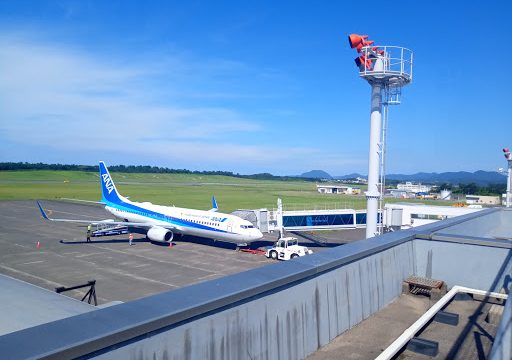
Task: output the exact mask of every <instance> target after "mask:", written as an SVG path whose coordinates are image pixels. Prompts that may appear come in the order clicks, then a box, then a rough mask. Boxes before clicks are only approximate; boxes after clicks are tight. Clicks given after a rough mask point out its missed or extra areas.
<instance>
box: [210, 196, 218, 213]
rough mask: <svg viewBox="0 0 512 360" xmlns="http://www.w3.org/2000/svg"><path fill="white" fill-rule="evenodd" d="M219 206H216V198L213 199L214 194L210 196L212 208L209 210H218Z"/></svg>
mask: <svg viewBox="0 0 512 360" xmlns="http://www.w3.org/2000/svg"><path fill="white" fill-rule="evenodd" d="M218 210H219V208H218V206H217V200H215V196H212V208H211V209H210V210H209V211H213V212H215V211H218Z"/></svg>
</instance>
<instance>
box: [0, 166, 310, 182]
mask: <svg viewBox="0 0 512 360" xmlns="http://www.w3.org/2000/svg"><path fill="white" fill-rule="evenodd" d="M3 170H12V171H16V170H64V171H87V172H99V165H74V164H72V165H67V164H43V163H28V162H2V163H0V171H3ZM108 170H109V171H110V172H123V173H144V174H146V173H149V174H194V175H223V176H232V177H237V178H243V179H254V180H282V181H288V180H304V181H312V182H314V181H316V179H308V178H296V177H293V176H276V175H272V174H269V173H259V174H252V175H241V174H239V173H233V172H231V171H197V170H187V169H169V168H166V167H158V166H149V165H109V167H108Z"/></svg>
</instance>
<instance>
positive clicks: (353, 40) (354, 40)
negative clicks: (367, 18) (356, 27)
mask: <svg viewBox="0 0 512 360" xmlns="http://www.w3.org/2000/svg"><path fill="white" fill-rule="evenodd" d="M348 43H349V44H350V47H351V48H352V49H353V48H356V49H357V51H358V52H359V51H361V48H362V47H363V46H369V45H372V44H373V41H368V35H358V34H350V35H349V36H348Z"/></svg>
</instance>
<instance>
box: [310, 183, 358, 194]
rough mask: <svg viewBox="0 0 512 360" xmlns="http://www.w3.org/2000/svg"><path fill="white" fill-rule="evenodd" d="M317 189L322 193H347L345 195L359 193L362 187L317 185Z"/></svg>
mask: <svg viewBox="0 0 512 360" xmlns="http://www.w3.org/2000/svg"><path fill="white" fill-rule="evenodd" d="M316 190H317V191H318V192H319V193H320V194H345V195H359V194H361V189H360V188H358V187H353V186H347V185H317V186H316Z"/></svg>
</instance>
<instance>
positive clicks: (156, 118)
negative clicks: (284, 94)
mask: <svg viewBox="0 0 512 360" xmlns="http://www.w3.org/2000/svg"><path fill="white" fill-rule="evenodd" d="M159 59H160V58H158V57H154V58H152V59H150V60H149V61H141V62H133V63H130V64H127V62H126V61H119V60H117V59H105V58H102V57H98V56H96V57H95V56H92V55H91V54H89V53H84V52H83V51H78V50H76V49H73V48H70V47H63V46H60V47H58V46H50V45H47V44H42V43H40V42H35V41H30V40H27V38H26V37H18V36H13V35H10V34H7V35H5V34H4V35H1V34H0V118H1V122H0V140H1V142H2V143H4V142H5V141H6V142H7V143H9V144H15V145H16V146H28V145H30V146H33V147H37V148H46V149H47V150H48V157H49V158H48V159H47V160H46V161H48V162H52V158H51V156H52V151H53V152H54V153H55V154H57V153H58V154H59V158H61V156H62V153H63V152H64V153H66V154H68V155H69V162H70V163H74V162H75V160H74V159H75V156H76V157H77V158H78V154H80V155H81V156H80V158H81V159H83V154H84V153H87V152H90V153H91V156H97V153H98V152H105V153H108V152H112V151H115V152H117V153H120V152H122V153H124V154H126V157H127V158H132V157H133V156H134V155H137V156H138V157H139V158H140V157H141V156H146V157H147V158H148V159H152V161H151V162H152V163H156V162H155V161H154V159H161V160H162V164H165V165H169V164H170V166H171V167H172V163H173V161H174V160H178V159H179V160H181V161H182V162H183V160H186V161H188V164H189V165H188V166H187V167H190V168H194V167H195V165H196V164H201V166H204V167H205V168H213V167H215V168H222V169H225V170H233V171H235V172H236V171H238V170H237V169H245V170H244V171H249V172H250V171H254V172H256V171H270V170H267V169H274V170H275V171H278V172H279V173H290V172H291V171H302V170H299V169H309V168H313V167H315V168H320V167H323V166H326V167H328V168H332V167H337V166H338V165H340V164H342V163H343V161H340V160H339V159H338V158H336V157H335V156H331V155H329V154H324V153H323V152H321V151H319V150H317V149H315V148H299V147H285V146H280V145H279V143H275V141H274V139H271V138H263V137H262V136H261V132H260V130H262V125H260V124H259V123H258V122H257V121H255V120H254V119H252V118H251V116H247V115H246V114H245V113H242V112H241V111H240V110H237V109H236V108H233V107H227V106H201V105H200V104H198V101H199V100H198V99H197V98H199V99H200V98H202V97H204V98H208V97H210V98H217V97H219V98H229V97H232V98H239V97H244V96H247V97H251V96H255V95H254V94H244V93H240V92H239V93H233V89H234V88H229V87H228V88H227V89H223V88H220V89H219V88H215V89H213V90H212V89H209V88H208V86H207V85H208V84H206V83H205V85H206V86H205V89H197V90H196V91H192V92H190V93H191V94H192V95H191V99H192V100H190V99H189V101H188V103H187V105H186V106H185V105H180V103H183V101H182V100H183V99H182V98H180V97H179V96H178V95H177V94H180V88H179V86H180V85H181V84H186V83H187V79H188V78H189V79H194V81H197V79H198V77H204V78H206V79H207V81H209V80H212V79H213V80H212V81H214V82H215V83H216V85H219V84H220V83H219V82H218V81H219V80H218V79H219V78H220V79H222V78H225V77H226V74H229V76H231V77H236V76H237V72H239V73H240V74H245V75H247V73H251V72H254V71H255V70H252V69H250V68H249V67H248V66H246V65H245V64H242V63H239V62H233V61H224V60H205V61H204V63H199V62H195V63H194V62H190V61H185V60H184V59H180V58H179V57H177V56H174V57H171V56H162V57H161V59H160V61H159ZM208 79H209V80H208ZM235 88H236V87H235ZM210 90H211V91H210ZM198 94H203V96H201V95H199V96H198ZM219 94H220V95H219ZM261 96H262V97H264V96H268V94H262V95H261ZM258 136H261V141H260V140H257V139H259V138H258ZM247 140H249V141H247ZM255 141H256V143H257V144H258V145H254V143H255ZM11 153H12V152H11ZM93 154H94V155H93ZM38 158H39V159H40V157H38ZM4 160H9V159H4ZM23 160H24V161H32V160H31V159H23ZM97 160H98V159H95V158H94V159H91V160H90V161H89V163H95V162H96V161H97ZM148 162H149V161H148ZM126 163H129V161H126ZM315 164H316V165H317V166H315ZM251 169H252V170H251ZM287 169H289V170H287ZM295 169H296V170H295ZM288 171H290V172H288Z"/></svg>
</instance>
